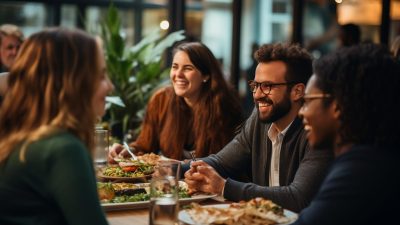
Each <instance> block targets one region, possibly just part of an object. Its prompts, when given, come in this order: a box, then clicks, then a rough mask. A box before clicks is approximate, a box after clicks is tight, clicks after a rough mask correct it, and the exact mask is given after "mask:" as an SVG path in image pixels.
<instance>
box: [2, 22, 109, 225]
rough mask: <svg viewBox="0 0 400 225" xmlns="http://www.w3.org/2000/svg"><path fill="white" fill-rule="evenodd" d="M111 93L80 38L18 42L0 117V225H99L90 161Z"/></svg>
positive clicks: (97, 51)
mask: <svg viewBox="0 0 400 225" xmlns="http://www.w3.org/2000/svg"><path fill="white" fill-rule="evenodd" d="M112 90H113V85H112V83H111V82H110V80H109V78H108V76H107V74H106V68H105V60H104V54H103V51H102V48H101V46H100V41H99V40H96V39H95V38H93V37H91V36H89V35H88V34H87V33H85V32H83V31H78V30H66V29H60V28H53V29H48V30H44V31H41V32H38V33H36V34H33V35H32V36H30V37H29V38H28V39H27V40H26V41H25V42H24V44H23V45H22V46H21V53H20V54H18V56H17V58H16V61H15V64H14V65H13V66H12V69H11V71H10V74H9V87H8V91H7V94H6V95H5V98H4V101H3V105H2V108H1V109H0V199H2V201H4V202H6V203H7V204H1V206H0V212H1V213H0V224H49V225H50V224H74V225H79V224H81V225H87V224H98V225H100V224H107V220H106V218H105V215H104V212H103V210H102V208H101V206H100V202H99V198H98V195H97V187H96V178H95V174H94V168H93V161H92V158H91V155H92V153H93V149H94V148H93V146H94V140H93V137H94V126H95V121H96V120H97V118H98V117H101V116H103V115H104V113H105V97H106V95H107V94H108V93H110V92H111V91H112Z"/></svg>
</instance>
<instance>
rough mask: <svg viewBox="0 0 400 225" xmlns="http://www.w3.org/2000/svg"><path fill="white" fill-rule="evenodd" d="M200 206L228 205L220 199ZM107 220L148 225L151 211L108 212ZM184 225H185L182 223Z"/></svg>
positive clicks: (112, 224)
mask: <svg viewBox="0 0 400 225" xmlns="http://www.w3.org/2000/svg"><path fill="white" fill-rule="evenodd" d="M198 203H199V204H200V205H215V204H228V203H231V202H230V201H224V200H222V199H220V198H218V197H216V198H210V199H206V200H204V201H201V202H198ZM106 216H107V220H108V223H109V224H110V225H133V224H134V225H148V224H149V209H148V208H145V209H124V210H115V211H108V212H106ZM180 224H182V225H183V223H180Z"/></svg>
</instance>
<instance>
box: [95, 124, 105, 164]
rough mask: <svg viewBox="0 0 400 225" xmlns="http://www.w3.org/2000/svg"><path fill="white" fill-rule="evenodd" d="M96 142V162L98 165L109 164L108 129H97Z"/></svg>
mask: <svg viewBox="0 0 400 225" xmlns="http://www.w3.org/2000/svg"><path fill="white" fill-rule="evenodd" d="M94 142H95V151H94V164H95V165H96V166H104V165H106V164H107V156H108V150H109V149H108V148H109V137H108V130H103V129H96V130H95V137H94Z"/></svg>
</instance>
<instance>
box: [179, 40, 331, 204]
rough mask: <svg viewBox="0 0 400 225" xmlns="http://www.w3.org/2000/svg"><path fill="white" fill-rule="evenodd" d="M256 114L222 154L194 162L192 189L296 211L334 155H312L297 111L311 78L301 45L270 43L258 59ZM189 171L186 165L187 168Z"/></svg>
mask: <svg viewBox="0 0 400 225" xmlns="http://www.w3.org/2000/svg"><path fill="white" fill-rule="evenodd" d="M254 57H255V59H256V60H257V62H258V66H257V68H256V72H255V78H254V80H253V81H249V85H250V90H251V91H252V92H253V98H254V102H255V106H256V107H255V108H256V109H255V110H253V113H252V115H251V116H250V117H249V118H248V120H247V121H246V122H245V124H244V125H243V127H242V129H241V131H240V133H239V134H238V135H237V136H236V137H235V138H234V139H233V140H232V141H231V142H230V143H229V144H227V145H226V146H225V147H224V148H223V149H222V150H221V151H220V152H219V153H217V154H215V155H211V156H209V157H206V158H203V159H201V160H197V161H194V162H191V166H190V169H189V170H188V171H186V173H185V181H186V182H187V183H188V185H189V188H190V189H191V191H203V192H208V193H215V194H219V195H221V196H223V197H224V198H226V199H228V200H231V201H240V200H249V199H252V198H255V197H264V198H267V199H270V200H272V201H274V202H275V203H277V204H279V205H281V206H282V207H284V208H287V209H290V210H292V211H295V212H299V211H301V210H302V209H303V208H304V207H306V206H307V205H308V204H309V203H310V201H311V199H312V198H313V196H314V195H315V194H316V192H317V190H318V188H319V186H320V184H321V182H322V180H323V178H324V177H325V174H326V171H327V168H328V167H329V165H330V162H331V161H332V159H333V154H332V153H331V152H329V151H326V150H320V151H310V150H309V146H308V142H307V139H306V134H305V132H304V129H303V125H302V122H301V119H300V118H298V116H297V115H298V112H299V110H300V108H301V106H302V104H303V95H304V89H305V85H306V83H307V81H308V79H309V78H310V76H311V74H312V58H311V56H310V54H309V53H308V52H307V51H306V50H305V49H302V48H300V47H299V46H297V45H292V44H267V45H263V46H261V47H260V48H259V49H258V50H257V52H256V53H255V55H254ZM183 168H184V170H185V169H187V168H185V165H184V166H183Z"/></svg>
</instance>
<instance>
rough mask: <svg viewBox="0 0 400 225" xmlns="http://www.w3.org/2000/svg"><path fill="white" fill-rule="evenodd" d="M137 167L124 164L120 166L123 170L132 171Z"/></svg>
mask: <svg viewBox="0 0 400 225" xmlns="http://www.w3.org/2000/svg"><path fill="white" fill-rule="evenodd" d="M137 168H138V167H137V166H125V167H121V169H122V170H123V171H125V172H134V171H135V170H136V169H137Z"/></svg>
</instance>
